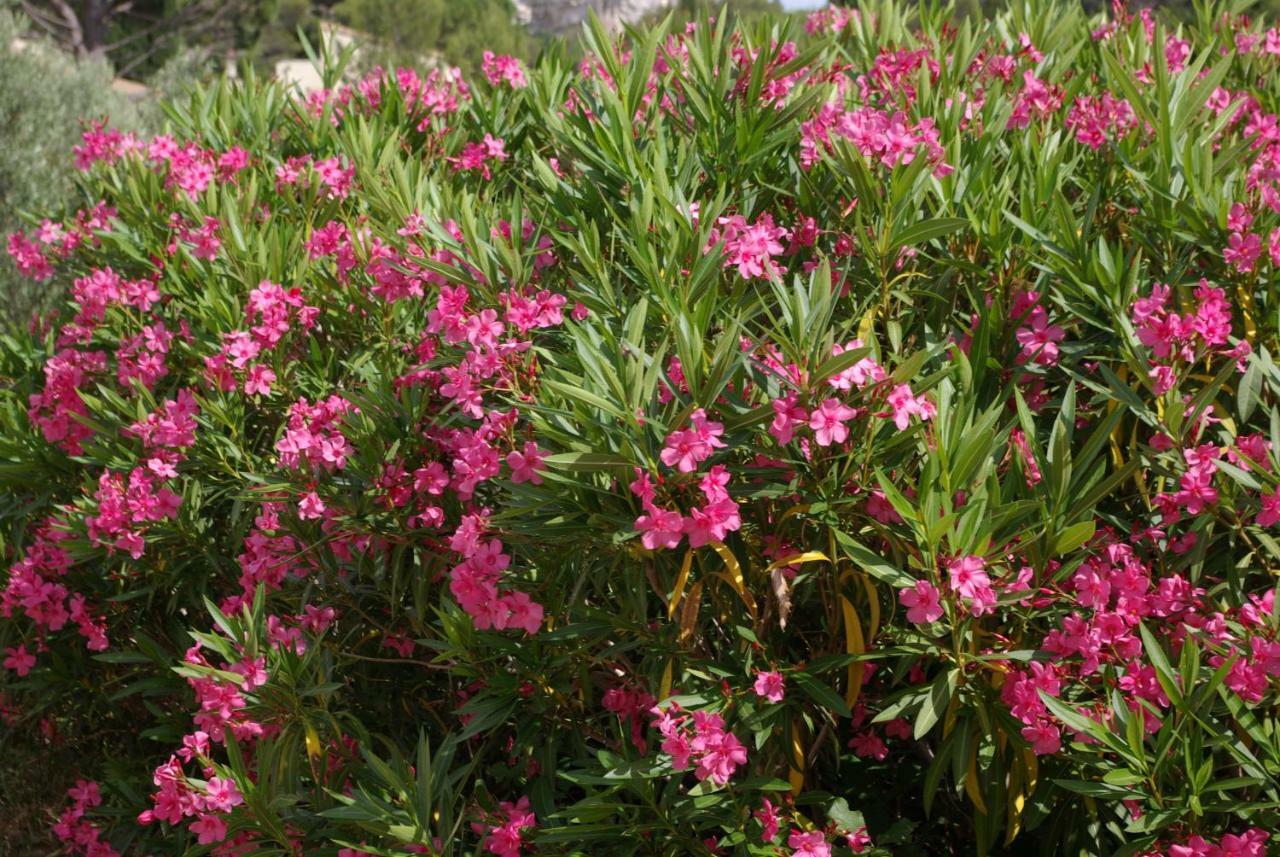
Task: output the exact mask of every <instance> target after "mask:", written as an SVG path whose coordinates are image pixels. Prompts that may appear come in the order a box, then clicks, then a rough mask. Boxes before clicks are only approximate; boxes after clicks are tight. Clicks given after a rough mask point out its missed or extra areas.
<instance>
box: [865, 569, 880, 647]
mask: <svg viewBox="0 0 1280 857" xmlns="http://www.w3.org/2000/svg"><path fill="white" fill-rule="evenodd" d="M862 588H863V589H865V590H867V605H868V607H869V608H870V610H871V616H870V617H869V618H870V620H871V621H870V629H871V630H870V631H869V632H868V633H867V639H868V640H871V641H873V642H874V641H875V639H876V633H877V632H878V631H879V630H880V593H879V592H878V591H877V590H876V585H875V584H874V583H872V582H871V575H869V574H863V575H862Z"/></svg>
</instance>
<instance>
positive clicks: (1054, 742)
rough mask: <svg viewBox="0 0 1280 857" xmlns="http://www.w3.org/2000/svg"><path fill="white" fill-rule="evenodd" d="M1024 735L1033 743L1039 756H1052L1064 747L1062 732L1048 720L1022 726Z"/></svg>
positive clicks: (1033, 748) (1034, 750)
mask: <svg viewBox="0 0 1280 857" xmlns="http://www.w3.org/2000/svg"><path fill="white" fill-rule="evenodd" d="M1022 737H1023V738H1026V739H1027V741H1028V742H1030V744H1031V749H1032V751H1033V752H1035V754H1036V755H1037V756H1051V755H1053V754H1054V753H1056V752H1058V751H1059V750H1061V749H1062V733H1061V732H1059V731H1058V727H1057V726H1054V725H1053V724H1052V723H1050V722H1049V721H1048V720H1041V721H1039V722H1037V723H1034V724H1032V725H1031V726H1024V727H1023V728H1022Z"/></svg>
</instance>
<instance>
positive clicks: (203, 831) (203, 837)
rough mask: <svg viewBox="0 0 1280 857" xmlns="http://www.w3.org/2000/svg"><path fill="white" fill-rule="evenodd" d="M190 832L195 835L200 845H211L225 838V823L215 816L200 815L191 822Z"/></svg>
mask: <svg viewBox="0 0 1280 857" xmlns="http://www.w3.org/2000/svg"><path fill="white" fill-rule="evenodd" d="M191 832H192V833H194V834H196V837H197V841H198V842H199V844H201V845H211V844H213V843H214V842H221V841H222V840H224V839H226V838H227V823H226V822H225V821H223V820H222V819H221V818H219V817H218V816H216V815H210V814H208V813H200V814H199V816H197V818H196V820H195V821H193V822H191Z"/></svg>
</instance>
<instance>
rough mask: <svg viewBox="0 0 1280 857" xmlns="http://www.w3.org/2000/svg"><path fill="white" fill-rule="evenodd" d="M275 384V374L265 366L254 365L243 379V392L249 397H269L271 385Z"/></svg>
mask: <svg viewBox="0 0 1280 857" xmlns="http://www.w3.org/2000/svg"><path fill="white" fill-rule="evenodd" d="M275 382H276V373H275V372H272V371H271V369H270V368H269V367H267V366H263V365H262V364H261V363H255V364H254V365H253V366H251V367H250V368H249V373H248V374H247V375H246V376H245V379H244V391H245V392H246V393H247V394H249V395H250V396H258V395H262V396H269V395H271V385H272V384H274V383H275Z"/></svg>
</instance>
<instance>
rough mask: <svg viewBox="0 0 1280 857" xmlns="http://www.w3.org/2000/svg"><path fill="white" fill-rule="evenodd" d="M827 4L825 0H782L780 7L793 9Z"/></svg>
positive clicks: (813, 7) (811, 7)
mask: <svg viewBox="0 0 1280 857" xmlns="http://www.w3.org/2000/svg"><path fill="white" fill-rule="evenodd" d="M825 5H827V3H826V0H782V8H783V9H787V10H789V11H790V10H795V9H817V8H818V7H819V6H825Z"/></svg>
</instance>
